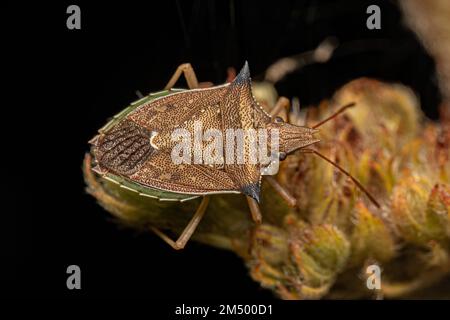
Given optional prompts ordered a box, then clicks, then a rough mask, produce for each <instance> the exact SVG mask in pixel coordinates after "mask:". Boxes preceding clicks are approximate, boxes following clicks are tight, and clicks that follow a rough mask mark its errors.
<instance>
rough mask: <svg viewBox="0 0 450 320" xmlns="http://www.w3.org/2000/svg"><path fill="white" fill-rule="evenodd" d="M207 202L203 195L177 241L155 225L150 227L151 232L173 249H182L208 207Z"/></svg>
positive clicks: (207, 198) (206, 197) (207, 199)
mask: <svg viewBox="0 0 450 320" xmlns="http://www.w3.org/2000/svg"><path fill="white" fill-rule="evenodd" d="M208 203H209V197H208V196H205V197H203V199H202V202H201V203H200V205H199V206H198V208H197V211H195V213H194V216H193V217H192V218H191V220H190V221H189V223H188V225H187V226H186V228H184V230H183V232H182V233H181V235H180V236H179V237H178V239H177V241H173V240H172V239H170V238H169V237H168V236H167V235H166V234H164V233H163V232H162V231H160V230H158V229H157V228H155V227H151V229H152V230H153V232H154V233H155V234H156V235H158V236H159V237H160V238H161V239H163V240H164V241H165V242H166V243H167V244H169V245H170V246H171V247H172V248H174V249H175V250H180V249H183V248H184V246H185V245H186V243H187V242H188V241H189V239H190V238H191V236H192V234H193V233H194V231H195V229H196V228H197V226H198V224H199V223H200V221H201V220H202V218H203V215H204V214H205V212H206V208H207V207H208Z"/></svg>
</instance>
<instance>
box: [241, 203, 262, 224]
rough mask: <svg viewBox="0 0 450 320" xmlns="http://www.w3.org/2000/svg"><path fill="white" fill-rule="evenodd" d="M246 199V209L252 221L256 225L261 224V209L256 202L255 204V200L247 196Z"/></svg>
mask: <svg viewBox="0 0 450 320" xmlns="http://www.w3.org/2000/svg"><path fill="white" fill-rule="evenodd" d="M245 197H246V198H247V202H248V207H249V209H250V213H251V215H252V219H253V221H254V222H255V223H256V224H261V222H262V215H261V209H260V208H259V204H258V202H256V200H255V199H253V198H252V197H249V196H245Z"/></svg>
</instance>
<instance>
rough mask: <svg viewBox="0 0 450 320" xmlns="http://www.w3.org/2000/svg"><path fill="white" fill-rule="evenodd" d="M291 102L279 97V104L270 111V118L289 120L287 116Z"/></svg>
mask: <svg viewBox="0 0 450 320" xmlns="http://www.w3.org/2000/svg"><path fill="white" fill-rule="evenodd" d="M289 106H290V102H289V99H288V98H286V97H279V98H278V101H277V103H276V104H275V106H274V107H273V109H272V110H271V111H270V116H271V117H275V116H281V117H282V118H283V119H284V120H287V114H288V111H289Z"/></svg>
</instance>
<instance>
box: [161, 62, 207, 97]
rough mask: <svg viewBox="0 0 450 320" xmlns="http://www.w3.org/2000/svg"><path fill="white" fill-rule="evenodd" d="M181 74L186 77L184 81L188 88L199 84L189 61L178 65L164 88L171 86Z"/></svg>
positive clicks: (196, 86)
mask: <svg viewBox="0 0 450 320" xmlns="http://www.w3.org/2000/svg"><path fill="white" fill-rule="evenodd" d="M181 74H183V75H184V77H185V78H186V82H187V85H188V87H189V89H195V88H198V86H199V85H198V80H197V76H196V75H195V71H194V69H193V68H192V66H191V64H190V63H183V64H180V65H179V66H178V68H177V70H176V71H175V73H174V74H173V76H172V77H171V78H170V80H169V82H168V83H167V85H166V86H165V88H164V89H165V90H169V89H171V88H173V86H174V85H175V83H176V82H177V81H178V79H179V78H180V76H181Z"/></svg>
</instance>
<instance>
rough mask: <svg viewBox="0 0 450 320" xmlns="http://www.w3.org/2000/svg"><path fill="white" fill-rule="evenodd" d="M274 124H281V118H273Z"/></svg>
mask: <svg viewBox="0 0 450 320" xmlns="http://www.w3.org/2000/svg"><path fill="white" fill-rule="evenodd" d="M274 122H275V123H283V122H284V120H283V118H281V117H275V120H274Z"/></svg>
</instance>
